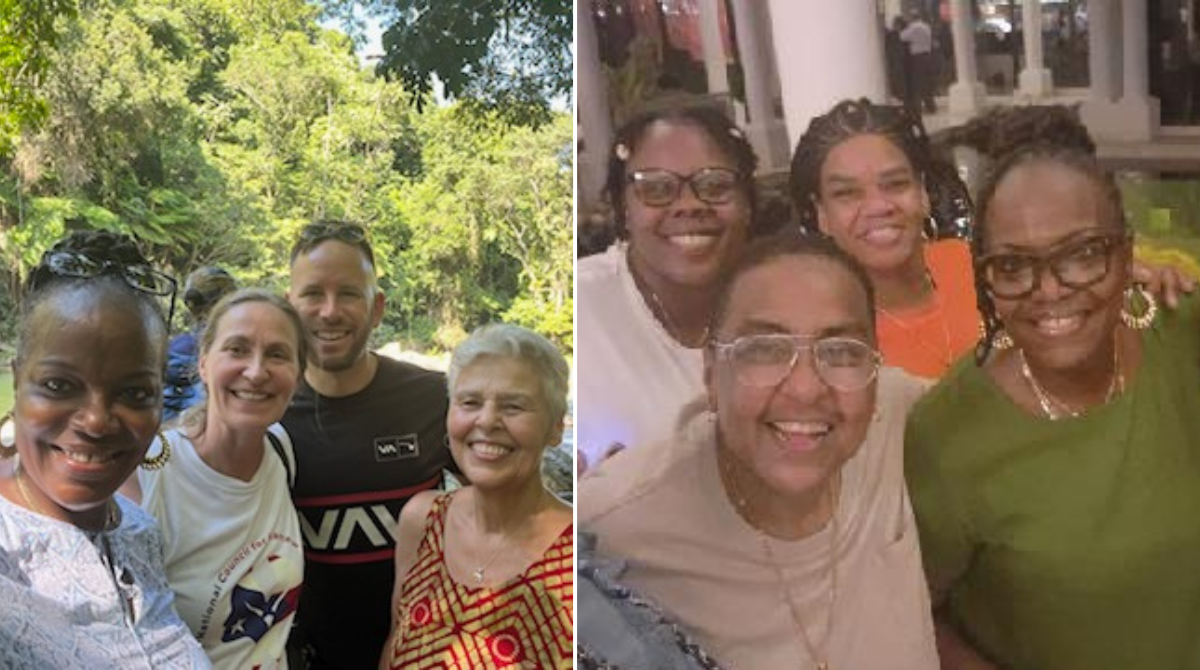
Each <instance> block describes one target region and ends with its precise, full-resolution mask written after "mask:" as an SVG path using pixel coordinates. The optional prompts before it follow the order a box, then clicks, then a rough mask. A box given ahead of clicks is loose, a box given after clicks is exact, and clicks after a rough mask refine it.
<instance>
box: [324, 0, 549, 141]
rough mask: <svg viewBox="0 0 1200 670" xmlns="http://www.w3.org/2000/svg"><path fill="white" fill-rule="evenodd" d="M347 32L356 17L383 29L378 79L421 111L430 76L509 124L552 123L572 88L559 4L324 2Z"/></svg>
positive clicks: (537, 0) (519, 0) (508, 0)
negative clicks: (556, 103)
mask: <svg viewBox="0 0 1200 670" xmlns="http://www.w3.org/2000/svg"><path fill="white" fill-rule="evenodd" d="M324 5H325V8H326V11H327V12H329V13H330V14H331V15H333V16H336V17H338V18H340V19H341V20H342V21H343V22H344V23H346V24H347V25H348V27H350V28H351V29H352V30H353V29H354V28H355V27H360V25H361V19H359V18H356V17H357V16H358V15H357V14H356V13H355V11H354V9H355V8H356V7H361V8H363V9H365V10H366V11H368V12H371V13H373V14H375V15H376V16H377V17H378V18H380V19H381V20H382V21H383V23H384V24H385V25H386V26H387V28H386V30H385V31H384V33H383V49H384V53H383V57H382V59H381V60H380V62H379V71H380V72H381V73H383V74H385V75H389V76H395V77H398V78H399V79H400V81H402V82H403V83H404V87H405V89H406V90H408V91H410V92H412V93H413V98H412V100H413V101H414V102H415V103H416V104H417V105H418V106H420V105H421V104H422V103H423V102H424V101H425V100H426V98H427V96H428V94H429V93H430V91H431V90H432V88H433V80H434V77H435V76H436V78H437V80H438V81H440V82H441V84H442V86H443V87H444V91H445V94H446V95H447V96H449V97H452V98H454V99H457V100H460V101H461V102H463V103H464V104H467V105H470V106H476V107H479V108H481V109H482V110H485V111H487V112H490V113H494V114H497V115H498V117H499V118H501V119H503V120H506V121H508V122H511V123H517V124H530V125H535V126H536V125H538V124H541V123H545V122H548V121H549V119H550V102H551V101H552V100H554V99H555V98H561V99H566V98H567V97H569V96H570V95H571V92H572V86H573V59H572V55H571V46H572V37H573V36H572V30H573V22H572V9H573V6H572V5H571V4H570V3H567V2H564V1H563V0H368V1H366V2H357V1H355V0H326V2H325V3H324Z"/></svg>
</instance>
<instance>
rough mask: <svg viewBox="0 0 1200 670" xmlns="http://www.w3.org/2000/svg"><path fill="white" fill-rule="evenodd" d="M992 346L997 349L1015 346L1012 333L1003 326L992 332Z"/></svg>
mask: <svg viewBox="0 0 1200 670" xmlns="http://www.w3.org/2000/svg"><path fill="white" fill-rule="evenodd" d="M992 348H993V349H995V350H997V351H1004V350H1005V349H1012V348H1013V339H1012V335H1009V334H1008V331H1007V330H1004V329H1003V328H1001V329H1000V330H997V331H996V332H995V333H993V334H992Z"/></svg>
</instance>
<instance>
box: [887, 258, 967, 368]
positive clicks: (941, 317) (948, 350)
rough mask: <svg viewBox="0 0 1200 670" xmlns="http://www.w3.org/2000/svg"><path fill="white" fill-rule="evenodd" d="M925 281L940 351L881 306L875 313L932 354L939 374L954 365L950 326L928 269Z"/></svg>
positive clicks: (915, 329) (914, 328)
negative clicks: (929, 295) (931, 305)
mask: <svg viewBox="0 0 1200 670" xmlns="http://www.w3.org/2000/svg"><path fill="white" fill-rule="evenodd" d="M925 281H926V285H927V286H928V287H929V291H930V294H931V295H932V296H933V306H934V318H936V319H937V322H938V325H940V326H941V327H942V344H943V347H942V348H941V349H938V348H937V347H935V346H933V345H932V344H930V343H929V342H927V341H926V340H925V338H923V337H921V333H920V332H919V331H918V330H917V328H916V327H915V326H911V325H909V324H908V323H906V322H905V320H904V319H902V318H900V317H899V316H896V315H895V314H893V313H892V312H890V311H888V309H887V308H885V307H884V306H883V305H879V304H876V305H875V311H876V312H877V313H878V314H879V315H880V316H882V317H884V318H885V319H887V320H888V321H889V322H891V323H893V324H895V325H896V327H897V328H899V329H900V330H901V331H902V332H903V333H904V334H905V335H906V336H908V337H909V339H911V340H912V341H913V342H914V343H916V345H917V346H918V347H920V348H921V349H924V350H925V351H926V353H929V354H932V355H933V357H934V359H935V360H937V361H938V362H939V363H940V364H941V365H942V370H941V372H945V371H946V370H947V369H949V368H950V366H951V365H952V364H953V363H954V346H953V343H952V342H951V340H950V324H949V323H947V321H946V310H945V308H944V304H943V302H942V296H941V294H939V293H938V290H937V282H935V281H934V280H933V275H932V274H930V273H929V270H928V269H926V270H925Z"/></svg>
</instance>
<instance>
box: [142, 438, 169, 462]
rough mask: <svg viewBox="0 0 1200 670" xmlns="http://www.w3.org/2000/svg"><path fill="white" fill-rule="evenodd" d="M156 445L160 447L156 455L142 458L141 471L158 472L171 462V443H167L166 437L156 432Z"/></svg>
mask: <svg viewBox="0 0 1200 670" xmlns="http://www.w3.org/2000/svg"><path fill="white" fill-rule="evenodd" d="M158 443H159V446H160V447H161V448H160V449H159V450H158V455H157V456H155V457H153V458H146V457H142V469H144V470H158V469H160V468H162V466H164V465H166V464H167V461H169V460H171V443H170V442H168V441H167V436H166V435H163V434H162V431H161V430H160V431H158Z"/></svg>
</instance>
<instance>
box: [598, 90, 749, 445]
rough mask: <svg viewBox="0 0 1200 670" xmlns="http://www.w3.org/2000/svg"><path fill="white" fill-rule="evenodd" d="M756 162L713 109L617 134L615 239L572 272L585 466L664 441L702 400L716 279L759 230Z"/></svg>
mask: <svg viewBox="0 0 1200 670" xmlns="http://www.w3.org/2000/svg"><path fill="white" fill-rule="evenodd" d="M757 162H758V161H757V158H756V157H755V155H754V151H753V149H751V147H750V144H749V143H748V142H747V141H746V138H745V135H744V134H743V133H742V131H741V130H740V129H738V127H737V126H736V125H734V124H733V122H732V121H730V120H729V119H728V118H727V117H726V116H725V115H724V114H723V113H722V112H721V111H719V110H717V109H715V108H709V107H689V108H672V109H665V110H659V111H653V112H648V113H646V114H643V115H641V116H638V117H636V118H634V119H632V120H630V121H629V122H628V123H626V124H625V125H624V126H623V127H622V128H621V129H620V130H619V131H618V132H617V135H616V139H615V140H614V142H613V147H612V149H611V153H610V154H609V169H608V180H607V183H606V185H605V189H606V191H607V194H608V198H609V201H610V203H611V205H612V211H613V216H614V218H615V223H616V229H617V235H618V237H619V238H620V239H619V241H618V242H617V244H615V245H613V246H611V247H609V249H608V250H607V251H606V252H605V253H603V254H598V255H595V256H591V257H588V258H585V259H582V260H580V262H579V267H578V274H577V286H578V295H577V297H576V303H575V304H576V306H577V308H578V319H579V323H578V326H577V328H576V333H577V340H576V360H577V361H578V366H579V372H578V385H577V393H578V395H577V402H578V403H579V407H580V414H579V420H578V422H577V423H576V428H577V431H578V434H577V444H578V445H579V447H578V449H579V455H580V460H581V462H584V463H586V462H588V461H590V462H592V463H594V462H596V461H598V460H599V459H601V458H603V456H604V455H605V454H606V453H608V452H609V451H610V450H612V449H614V448H618V447H622V446H638V445H641V444H643V443H646V442H653V441H655V440H659V439H662V438H664V437H666V436H668V435H669V434H670V433H671V431H672V430H673V428H674V422H675V417H676V415H677V414H678V411H679V409H680V407H682V405H683V404H684V403H685V402H687V401H688V400H690V399H691V398H693V397H695V396H696V395H698V394H699V393H700V392H701V390H702V385H701V368H702V350H701V347H703V346H704V344H705V343H706V341H707V339H708V324H709V319H710V317H711V314H712V305H713V298H714V295H715V293H716V285H717V279H718V277H719V276H720V274H721V272H722V271H723V270H724V269H725V268H726V267H727V266H728V265H729V264H730V262H731V261H733V260H734V259H736V258H737V257H738V256H739V255H740V254H741V252H742V248H743V247H744V245H745V243H746V240H747V239H748V238H749V236H750V235H751V232H752V231H751V228H752V222H753V221H754V216H755V206H756V205H755V193H754V169H755V166H756V165H757Z"/></svg>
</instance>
